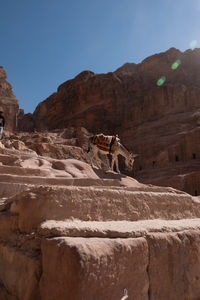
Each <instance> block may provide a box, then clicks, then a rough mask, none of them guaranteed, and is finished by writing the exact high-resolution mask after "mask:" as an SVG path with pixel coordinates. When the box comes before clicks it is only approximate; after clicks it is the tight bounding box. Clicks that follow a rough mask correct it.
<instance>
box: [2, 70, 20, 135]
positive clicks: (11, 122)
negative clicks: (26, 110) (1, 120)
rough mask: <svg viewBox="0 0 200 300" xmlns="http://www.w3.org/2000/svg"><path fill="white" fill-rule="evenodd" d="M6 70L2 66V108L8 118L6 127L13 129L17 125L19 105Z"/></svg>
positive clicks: (9, 129)
mask: <svg viewBox="0 0 200 300" xmlns="http://www.w3.org/2000/svg"><path fill="white" fill-rule="evenodd" d="M6 77H7V75H6V72H5V71H4V69H3V67H0V109H2V110H3V112H4V117H5V119H6V127H5V129H6V130H8V131H13V130H15V129H16V126H17V114H18V111H19V105H18V101H17V99H16V97H15V96H14V95H13V92H12V86H11V85H10V83H8V82H7V81H6Z"/></svg>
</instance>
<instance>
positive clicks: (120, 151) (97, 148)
mask: <svg viewBox="0 0 200 300" xmlns="http://www.w3.org/2000/svg"><path fill="white" fill-rule="evenodd" d="M97 136H98V135H96V136H92V137H91V138H90V139H89V147H88V152H89V151H91V156H90V159H91V164H92V166H93V159H94V157H95V158H98V153H101V154H103V155H108V154H110V155H111V157H112V161H111V170H112V171H113V170H114V165H115V166H116V171H117V172H118V173H120V171H119V162H118V155H122V156H123V157H124V158H125V164H126V167H127V168H128V169H129V170H132V168H133V163H134V157H136V156H137V155H133V154H132V153H130V152H129V151H128V150H127V149H126V148H125V147H124V146H123V145H122V144H121V143H120V142H119V139H118V141H117V142H115V146H114V149H113V150H112V151H110V150H111V149H109V148H107V149H106V148H105V149H103V147H102V146H101V145H99V144H98V142H96V141H95V137H97ZM111 147H112V146H111Z"/></svg>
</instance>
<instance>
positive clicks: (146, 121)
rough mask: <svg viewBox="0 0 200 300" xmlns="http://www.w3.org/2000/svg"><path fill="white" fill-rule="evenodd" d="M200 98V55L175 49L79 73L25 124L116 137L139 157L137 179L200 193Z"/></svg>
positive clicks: (136, 165) (134, 173)
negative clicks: (104, 71) (108, 68)
mask: <svg viewBox="0 0 200 300" xmlns="http://www.w3.org/2000/svg"><path fill="white" fill-rule="evenodd" d="M161 77H165V79H163V82H164V83H163V82H161V81H159V82H158V80H159V78H161ZM164 80H165V81H164ZM161 83H163V84H162V85H161ZM199 97H200V49H195V50H193V51H192V50H187V51H185V52H183V53H182V52H180V51H179V50H177V49H174V48H171V49H169V50H168V51H166V52H164V53H160V54H156V55H153V56H151V57H148V58H147V59H145V60H144V61H143V62H141V63H140V64H138V65H136V64H131V63H127V64H125V65H124V66H122V67H121V68H119V69H117V70H116V71H115V72H113V73H111V72H110V73H108V74H94V73H92V72H90V71H85V72H82V73H80V74H79V75H78V76H77V77H75V78H74V79H72V80H69V81H67V82H65V83H63V84H62V85H60V86H59V87H58V90H57V92H56V93H54V94H53V95H51V96H50V97H49V98H47V99H46V100H45V101H43V102H41V103H40V104H39V105H38V106H37V108H36V110H35V112H34V114H33V116H29V120H30V119H31V118H32V121H31V122H32V123H30V122H27V124H32V125H31V126H32V127H31V128H33V127H34V126H35V128H36V129H37V130H50V129H51V130H52V129H55V128H65V127H67V126H75V127H77V126H79V127H80V126H83V127H85V128H87V129H88V130H89V131H90V132H93V133H98V132H104V133H105V134H115V133H118V134H119V136H120V138H121V141H122V143H123V144H124V145H125V146H126V147H127V148H128V149H130V150H131V151H133V152H134V153H138V154H139V157H138V158H137V159H136V161H135V168H134V172H133V174H132V175H133V176H134V177H135V178H137V179H139V180H140V181H142V182H144V183H155V184H157V185H170V186H173V187H175V188H178V189H181V190H184V191H186V192H189V193H191V194H192V195H199V194H200V189H199V187H200V181H199V180H200V179H199V178H200V176H199V175H200V174H199V166H200V165H199V159H200V157H199V153H200V143H198V142H197V141H199V138H200V102H199ZM102 120H103V121H102Z"/></svg>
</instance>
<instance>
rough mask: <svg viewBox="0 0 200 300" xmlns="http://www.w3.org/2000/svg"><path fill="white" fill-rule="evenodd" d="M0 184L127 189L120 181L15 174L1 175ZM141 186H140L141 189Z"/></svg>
mask: <svg viewBox="0 0 200 300" xmlns="http://www.w3.org/2000/svg"><path fill="white" fill-rule="evenodd" d="M0 183H18V184H31V185H53V186H54V185H58V186H61V185H63V186H69V185H70V186H71V185H75V186H109V187H126V186H125V185H124V183H123V181H122V180H120V179H103V178H99V179H98V178H68V177H44V176H39V175H38V176H33V175H32V176H22V175H14V174H0ZM139 186H140V185H138V188H139ZM141 186H142V185H141Z"/></svg>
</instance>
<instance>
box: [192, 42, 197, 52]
mask: <svg viewBox="0 0 200 300" xmlns="http://www.w3.org/2000/svg"><path fill="white" fill-rule="evenodd" d="M196 45H197V40H193V41H191V42H190V48H191V49H192V50H193V49H194V48H195V47H196Z"/></svg>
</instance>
